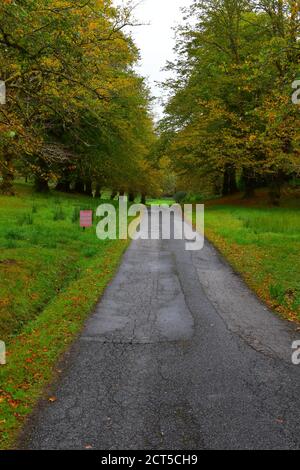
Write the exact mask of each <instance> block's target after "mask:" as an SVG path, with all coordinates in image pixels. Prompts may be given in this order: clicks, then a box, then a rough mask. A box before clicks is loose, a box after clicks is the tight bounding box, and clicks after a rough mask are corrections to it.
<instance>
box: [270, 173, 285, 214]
mask: <svg viewBox="0 0 300 470" xmlns="http://www.w3.org/2000/svg"><path fill="white" fill-rule="evenodd" d="M281 185H282V179H281V177H280V175H278V176H277V177H276V176H275V177H274V178H273V179H272V181H271V183H270V186H269V198H270V203H271V204H272V206H276V207H279V206H280V199H281Z"/></svg>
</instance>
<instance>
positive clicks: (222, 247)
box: [205, 203, 300, 322]
mask: <svg viewBox="0 0 300 470" xmlns="http://www.w3.org/2000/svg"><path fill="white" fill-rule="evenodd" d="M205 235H206V237H207V238H208V240H210V241H211V242H212V243H213V244H214V245H215V247H216V248H217V249H218V250H219V251H220V252H221V253H222V254H223V255H224V256H225V257H226V258H227V259H228V261H229V262H230V264H231V265H232V266H233V268H234V269H235V270H236V271H237V272H239V273H240V274H241V275H242V277H243V278H244V280H245V281H246V283H247V284H248V285H249V287H250V288H251V289H252V290H254V291H255V292H256V294H257V295H258V296H259V297H260V298H261V299H262V300H263V301H264V302H265V303H266V304H267V305H268V306H269V307H270V308H272V309H273V310H274V311H276V312H277V313H278V314H280V315H281V316H282V317H284V318H286V319H288V320H290V321H296V322H300V258H299V253H300V210H299V207H298V208H297V207H296V206H295V207H294V208H292V209H289V208H266V207H265V208H263V207H262V208H253V207H243V206H240V207H239V206H237V205H234V206H230V205H220V203H218V204H217V205H208V206H207V207H206V212H205Z"/></svg>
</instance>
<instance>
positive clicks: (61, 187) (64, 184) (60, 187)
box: [55, 179, 70, 193]
mask: <svg viewBox="0 0 300 470" xmlns="http://www.w3.org/2000/svg"><path fill="white" fill-rule="evenodd" d="M55 189H56V191H62V192H64V193H69V192H70V182H69V181H67V180H63V179H62V180H60V181H59V182H58V183H57V185H56V186H55Z"/></svg>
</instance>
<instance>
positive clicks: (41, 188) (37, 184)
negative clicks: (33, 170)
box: [34, 176, 49, 193]
mask: <svg viewBox="0 0 300 470" xmlns="http://www.w3.org/2000/svg"><path fill="white" fill-rule="evenodd" d="M34 189H35V191H36V192H38V193H48V192H49V186H48V181H47V180H45V179H44V178H42V177H41V176H35V178H34Z"/></svg>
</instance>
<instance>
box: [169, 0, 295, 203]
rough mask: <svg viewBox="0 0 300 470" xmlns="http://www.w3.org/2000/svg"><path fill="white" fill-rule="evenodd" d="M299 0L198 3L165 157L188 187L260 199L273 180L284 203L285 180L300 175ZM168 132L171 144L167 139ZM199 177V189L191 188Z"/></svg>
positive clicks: (179, 67) (184, 39)
mask: <svg viewBox="0 0 300 470" xmlns="http://www.w3.org/2000/svg"><path fill="white" fill-rule="evenodd" d="M299 9H300V6H299V2H297V1H293V0H289V1H286V0H203V1H194V4H193V7H192V9H191V11H190V12H189V15H187V17H188V18H187V19H191V20H192V21H190V24H189V22H188V23H187V24H186V25H185V26H182V27H181V28H179V30H178V32H177V36H178V40H177V57H178V58H177V61H176V62H175V63H172V64H168V68H169V69H170V70H172V71H173V72H175V74H176V76H175V78H174V79H170V80H168V82H167V83H166V84H165V87H166V88H167V90H168V91H169V95H170V97H169V100H168V103H167V105H166V117H165V118H164V120H163V121H162V122H161V125H160V129H161V139H162V140H163V141H164V142H165V148H164V153H165V154H167V155H169V157H170V159H171V161H172V166H173V168H174V169H175V170H176V172H177V175H178V177H179V183H180V181H182V182H183V185H184V186H185V188H187V189H189V188H192V189H195V188H196V187H198V188H199V186H200V187H203V186H205V185H206V186H209V187H210V188H211V190H212V191H221V192H222V193H223V194H224V195H226V194H231V193H233V192H235V191H236V190H237V182H238V181H239V183H240V186H242V187H243V188H244V189H245V195H246V196H249V195H251V194H253V191H254V190H255V187H256V186H257V184H259V183H261V182H267V183H268V184H269V186H270V196H271V199H272V202H273V203H274V204H277V203H278V199H279V197H280V186H281V184H282V182H283V181H284V180H285V179H287V178H290V177H291V176H292V175H295V174H299V173H300V148H299V135H300V133H299V128H300V109H299V107H297V106H295V105H294V104H293V103H292V100H291V95H292V82H293V81H294V80H295V79H296V78H297V77H299V76H300V63H299V58H300V47H299V33H300V31H299V28H300V16H299V13H300V11H299ZM165 136H167V137H168V138H167V139H166V137H165ZM188 181H189V184H188V185H187V183H188Z"/></svg>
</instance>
